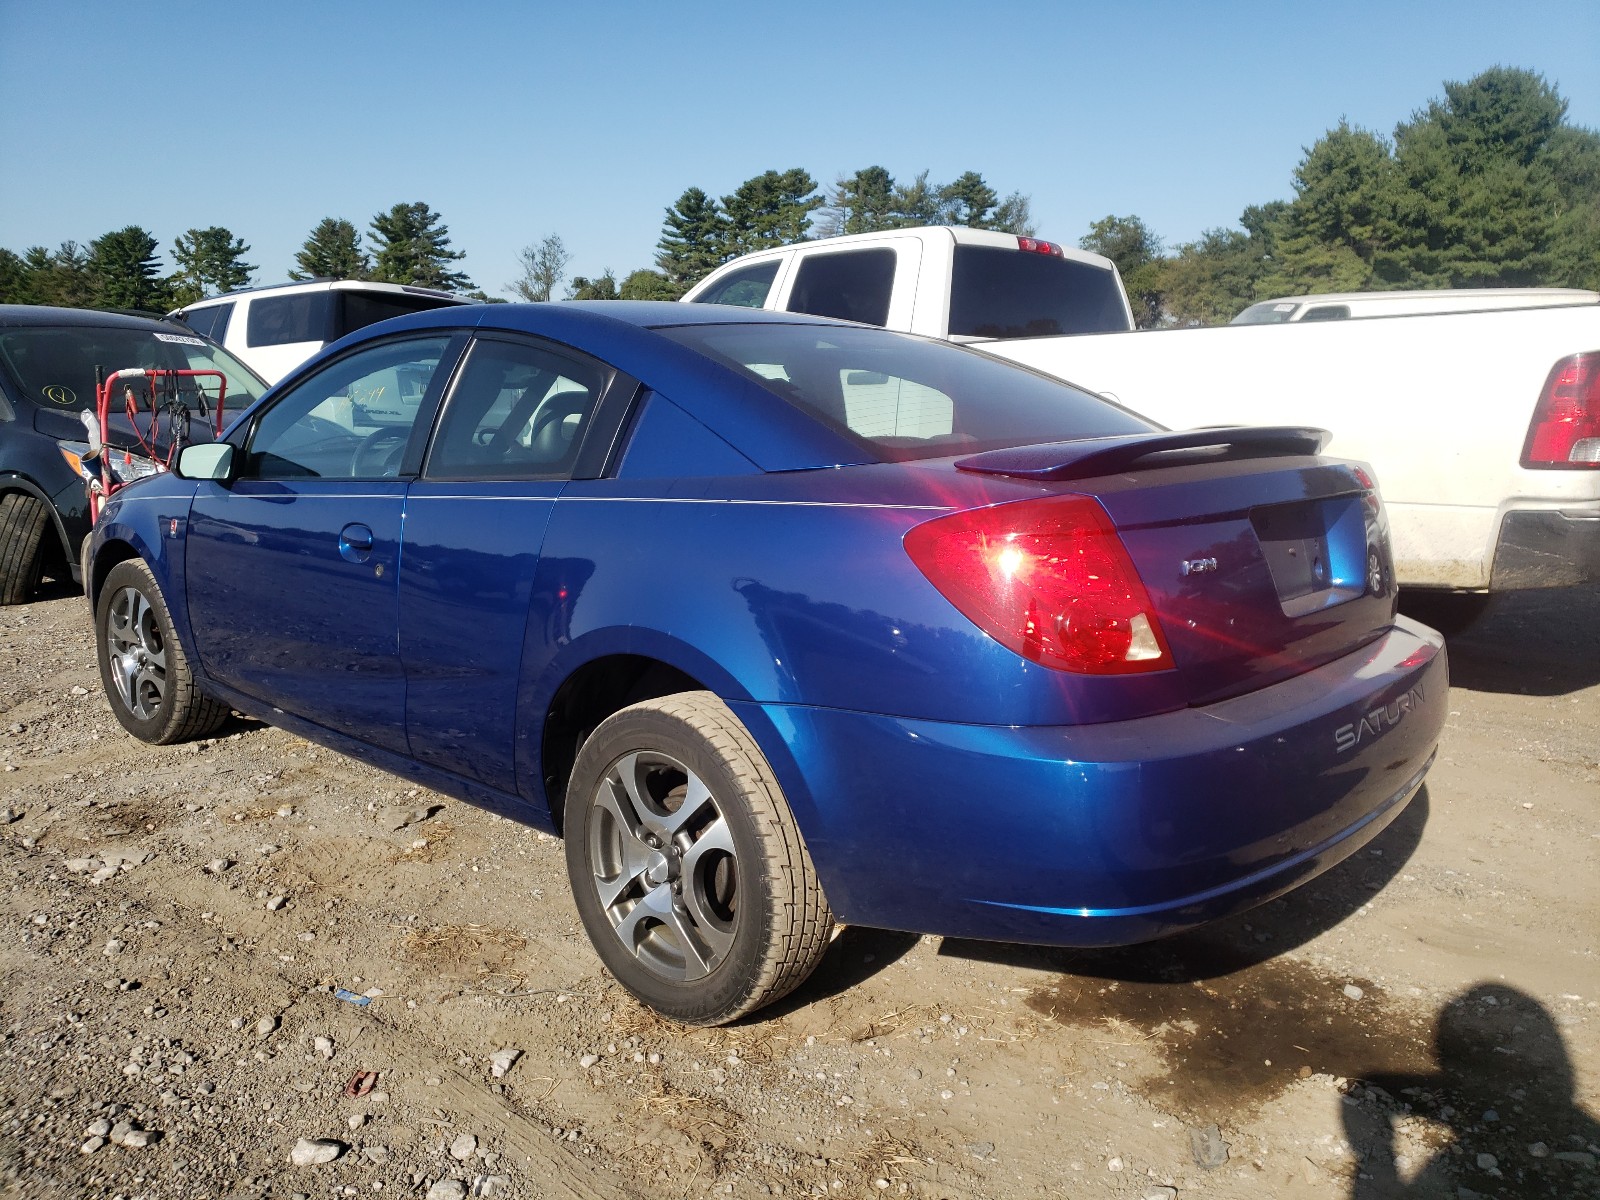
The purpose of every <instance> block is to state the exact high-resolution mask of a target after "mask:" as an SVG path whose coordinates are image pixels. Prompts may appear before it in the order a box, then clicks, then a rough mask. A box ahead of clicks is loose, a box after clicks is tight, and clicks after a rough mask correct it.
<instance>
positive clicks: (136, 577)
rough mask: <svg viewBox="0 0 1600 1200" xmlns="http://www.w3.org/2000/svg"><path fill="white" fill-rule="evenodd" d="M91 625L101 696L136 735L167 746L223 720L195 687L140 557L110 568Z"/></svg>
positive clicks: (222, 710)
mask: <svg viewBox="0 0 1600 1200" xmlns="http://www.w3.org/2000/svg"><path fill="white" fill-rule="evenodd" d="M94 629H95V657H96V658H97V659H98V660H99V663H100V682H101V684H102V685H103V686H104V687H105V692H106V699H107V700H109V701H110V702H111V711H112V712H113V713H115V714H116V717H117V720H118V721H120V722H121V723H122V727H123V728H124V729H126V730H127V731H128V732H129V733H131V734H133V736H134V737H136V738H138V739H139V740H140V741H142V742H149V743H150V744H151V745H155V746H165V745H168V744H170V743H172V742H183V741H189V740H191V739H193V738H200V737H205V736H206V735H207V734H209V733H214V732H216V730H217V729H218V727H219V726H221V724H222V723H223V722H224V721H226V720H227V719H228V712H229V709H228V706H227V705H226V704H222V703H219V702H218V701H216V700H213V699H212V698H211V697H210V696H207V695H206V694H205V693H204V692H202V691H201V690H200V689H199V688H198V687H197V686H196V685H195V682H194V675H193V673H192V672H191V671H190V669H189V659H188V657H187V656H186V655H185V654H184V652H183V645H182V643H180V642H179V641H178V636H177V634H176V633H175V632H174V631H173V628H172V614H171V613H170V612H168V611H167V602H166V600H165V598H164V597H163V596H162V595H161V588H160V586H159V585H157V583H156V578H155V576H154V575H152V574H151V573H150V568H149V567H147V566H146V565H145V564H144V562H143V560H141V559H137V558H133V559H129V560H128V561H127V562H120V563H118V564H117V565H116V566H114V567H112V568H111V573H110V574H109V575H107V576H106V581H105V584H104V585H103V586H102V587H101V589H100V603H99V605H98V606H97V608H96V611H95V622H94Z"/></svg>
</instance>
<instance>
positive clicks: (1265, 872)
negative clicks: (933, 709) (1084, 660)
mask: <svg viewBox="0 0 1600 1200" xmlns="http://www.w3.org/2000/svg"><path fill="white" fill-rule="evenodd" d="M1448 690H1449V679H1448V668H1447V664H1446V659H1445V653H1444V648H1443V643H1442V641H1441V640H1440V638H1439V637H1438V635H1437V634H1435V633H1433V631H1431V630H1429V629H1426V628H1425V627H1423V626H1421V625H1417V624H1415V623H1414V622H1410V621H1407V620H1406V619H1404V618H1401V619H1400V620H1399V622H1398V624H1397V626H1396V627H1395V628H1394V629H1392V630H1390V631H1389V632H1388V633H1387V634H1386V635H1385V636H1384V637H1383V638H1381V639H1380V640H1379V641H1378V642H1376V643H1374V644H1372V645H1370V646H1367V647H1364V648H1363V649H1362V650H1360V651H1358V652H1356V653H1355V654H1351V655H1348V656H1346V657H1345V658H1343V659H1340V660H1338V661H1337V662H1334V663H1330V664H1327V665H1325V666H1323V667H1320V668H1318V669H1317V670H1314V671H1311V672H1308V673H1306V674H1304V675H1300V676H1298V677H1296V678H1294V679H1291V680H1287V681H1285V682H1283V683H1280V684H1276V685H1273V686H1271V687H1268V688H1263V689H1261V690H1259V691H1257V692H1253V693H1251V694H1249V695H1245V696H1240V697H1236V698H1234V699H1231V700H1228V701H1224V702H1222V703H1218V704H1213V705H1210V706H1207V707H1205V708H1202V709H1189V710H1185V711H1181V712H1173V713H1166V714H1163V715H1161V716H1156V717H1147V718H1143V719H1140V720H1135V721H1125V722H1119V723H1115V724H1109V725H1092V726H1077V727H1052V728H1000V727H993V726H974V725H952V724H946V723H940V722H930V721H913V720H905V719H898V718H891V717H881V716H874V715H868V714H862V713H853V712H841V711H839V710H833V709H815V708H798V707H791V706H785V705H756V704H736V705H735V706H734V707H735V709H736V711H738V712H739V715H740V717H741V718H742V719H743V720H744V721H745V723H746V725H747V727H748V728H750V729H751V730H752V732H753V733H754V734H755V736H756V738H757V740H758V741H759V742H760V743H761V744H762V747H763V750H764V751H765V752H766V753H767V755H768V758H769V759H770V760H771V761H772V763H773V765H774V767H775V768H776V769H777V771H778V774H779V777H780V779H781V781H782V782H783V785H784V788H785V790H786V792H787V793H788V795H789V797H790V802H791V805H792V806H793V807H794V809H795V813H796V816H797V818H798V820H799V821H800V825H801V829H802V831H803V833H804V834H805V837H806V840H807V844H808V846H809V848H810V850H811V854H812V857H813V860H814V861H815V862H816V865H817V869H818V872H819V874H820V875H821V877H822V882H823V886H824V888H825V890H826V891H827V894H828V897H829V900H830V902H831V904H832V905H833V908H834V911H835V913H836V914H837V915H838V916H839V918H840V919H841V920H843V921H845V922H848V923H853V924H861V925H872V926H879V927H884V928H892V929H906V930H913V931H917V932H922V933H936V934H944V935H947V936H957V937H972V938H983V939H989V940H1000V941H1015V942H1033V943H1040V944H1046V945H1063V946H1105V945H1120V944H1130V943H1134V942H1140V941H1147V940H1149V939H1152V938H1156V937H1162V936H1165V935H1167V934H1170V933H1175V932H1178V931H1179V930H1182V929H1186V928H1190V927H1192V926H1195V925H1199V924H1202V923H1204V922H1206V921H1210V920H1214V919H1216V918H1218V917H1222V916H1225V915H1227V914H1229V913H1232V912H1237V911H1240V910H1242V909H1246V908H1249V907H1251V906H1253V905H1255V904H1259V903H1261V902H1262V901H1264V900H1268V899H1270V898H1272V897H1273V896H1276V895H1279V894H1281V893H1282V892H1285V891H1287V890H1289V889H1290V888H1293V887H1295V886H1297V885H1298V884H1300V883H1302V882H1304V881H1305V880H1307V879H1309V878H1311V877H1312V876H1314V875H1316V874H1318V873H1320V872H1322V871H1324V870H1327V869H1328V868H1329V867H1331V866H1333V865H1334V864H1336V863H1338V862H1339V861H1341V860H1342V859H1344V858H1346V857H1347V856H1349V855H1350V854H1353V853H1354V852H1355V851H1356V850H1358V849H1360V847H1361V846H1363V845H1365V844H1366V843H1367V842H1368V841H1370V840H1371V839H1372V838H1373V837H1375V836H1377V834H1378V833H1379V832H1381V831H1382V830H1383V829H1384V828H1385V827H1386V826H1387V825H1388V824H1389V823H1390V822H1391V821H1393V820H1394V818H1395V817H1396V816H1398V815H1399V813H1400V812H1401V811H1402V810H1403V809H1404V807H1405V805H1406V803H1407V801H1409V800H1410V799H1411V797H1412V796H1413V795H1414V794H1415V793H1416V791H1417V789H1418V788H1419V787H1420V785H1421V783H1422V779H1423V776H1424V775H1425V773H1426V771H1427V768H1428V765H1429V764H1430V763H1431V761H1432V758H1433V754H1434V751H1435V748H1436V746H1437V744H1438V738H1439V732H1440V730H1441V729H1442V727H1443V725H1444V718H1445V713H1446V705H1447V701H1448Z"/></svg>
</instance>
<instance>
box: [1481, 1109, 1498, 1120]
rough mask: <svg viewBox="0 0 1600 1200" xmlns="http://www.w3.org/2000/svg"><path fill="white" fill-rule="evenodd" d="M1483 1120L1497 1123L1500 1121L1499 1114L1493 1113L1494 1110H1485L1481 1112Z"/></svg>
mask: <svg viewBox="0 0 1600 1200" xmlns="http://www.w3.org/2000/svg"><path fill="white" fill-rule="evenodd" d="M1483 1119H1484V1120H1485V1121H1498V1120H1499V1119H1500V1114H1499V1113H1497V1112H1495V1110H1494V1109H1492V1108H1486V1109H1484V1110H1483Z"/></svg>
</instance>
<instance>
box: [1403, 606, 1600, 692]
mask: <svg viewBox="0 0 1600 1200" xmlns="http://www.w3.org/2000/svg"><path fill="white" fill-rule="evenodd" d="M1401 607H1402V610H1405V609H1408V608H1409V609H1411V610H1412V611H1415V612H1416V614H1417V618H1418V620H1421V621H1424V622H1426V621H1427V611H1426V606H1425V605H1424V606H1423V607H1421V608H1418V607H1416V605H1415V604H1408V603H1407V602H1406V601H1405V600H1404V599H1402V601H1401ZM1446 643H1447V645H1448V646H1449V650H1450V683H1451V685H1452V686H1454V687H1459V688H1466V689H1468V690H1469V691H1474V692H1499V693H1505V694H1509V695H1526V696H1565V695H1568V694H1570V693H1572V692H1580V691H1583V690H1584V689H1585V688H1591V687H1594V686H1595V685H1596V684H1600V587H1593V586H1591V587H1583V588H1547V589H1543V590H1540V591H1532V592H1505V593H1502V594H1499V595H1496V596H1494V597H1493V598H1492V599H1491V600H1490V601H1489V604H1488V607H1487V608H1486V609H1485V610H1484V613H1483V615H1482V616H1481V617H1479V618H1478V619H1477V620H1476V621H1474V622H1473V623H1472V624H1470V625H1469V626H1468V627H1467V628H1466V629H1465V630H1464V631H1463V632H1461V633H1457V634H1454V635H1451V636H1447V638H1446Z"/></svg>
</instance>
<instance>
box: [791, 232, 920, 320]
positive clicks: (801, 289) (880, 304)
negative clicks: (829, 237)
mask: <svg viewBox="0 0 1600 1200" xmlns="http://www.w3.org/2000/svg"><path fill="white" fill-rule="evenodd" d="M894 264H895V252H894V251H893V250H891V249H889V248H888V247H883V248H881V249H876V250H850V251H847V252H845V253H842V254H808V255H806V256H805V257H803V258H802V259H801V260H800V270H799V273H798V274H796V276H795V281H794V288H793V290H792V291H790V293H789V309H790V310H791V311H793V312H803V313H810V314H812V315H813V316H817V317H837V318H838V319H840V320H841V321H860V322H861V323H862V324H864V325H883V324H885V323H886V322H887V321H888V320H889V296H890V293H891V292H892V291H893V289H894Z"/></svg>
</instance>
